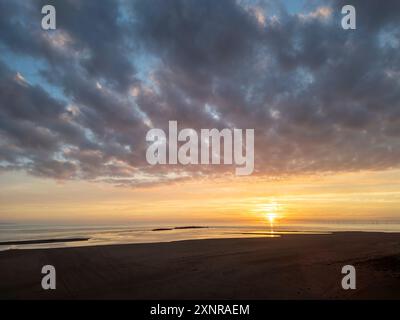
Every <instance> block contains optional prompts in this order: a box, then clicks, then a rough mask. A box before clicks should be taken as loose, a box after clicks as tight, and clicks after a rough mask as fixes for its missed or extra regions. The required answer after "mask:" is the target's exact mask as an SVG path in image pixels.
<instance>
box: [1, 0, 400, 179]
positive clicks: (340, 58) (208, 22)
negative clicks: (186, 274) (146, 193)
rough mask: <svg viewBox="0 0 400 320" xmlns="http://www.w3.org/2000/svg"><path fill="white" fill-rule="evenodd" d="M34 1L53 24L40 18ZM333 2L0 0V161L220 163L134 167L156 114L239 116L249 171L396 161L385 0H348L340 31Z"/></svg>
mask: <svg viewBox="0 0 400 320" xmlns="http://www.w3.org/2000/svg"><path fill="white" fill-rule="evenodd" d="M48 3H50V4H51V3H53V4H54V5H55V6H56V8H57V25H58V30H57V31H51V32H46V31H42V30H41V29H40V19H41V15H40V8H41V6H42V5H43V4H48ZM345 4H347V3H345V2H343V1H341V0H326V1H322V0H321V1H311V2H309V4H308V6H307V7H306V9H305V10H306V11H304V12H298V13H293V14H289V13H288V11H287V10H286V9H285V7H284V6H283V5H282V3H278V2H277V1H272V0H271V1H250V0H249V1H230V0H221V1H211V0H204V1H195V0H148V1H125V0H121V1H111V0H110V1H106V0H104V1H101V2H99V1H92V0H85V1H79V0H65V1H53V2H49V1H32V2H29V3H26V2H15V1H1V3H0V51H1V52H4V53H6V52H8V53H11V55H10V54H8V55H7V58H3V59H2V60H3V61H2V63H1V64H0V96H1V100H0V115H1V118H0V133H1V140H0V164H1V168H2V169H9V170H15V169H23V170H26V171H28V172H30V173H32V174H35V175H40V176H48V177H54V178H58V179H100V180H103V181H110V182H113V183H119V184H132V185H140V184H142V185H152V184H154V183H159V182H160V183H167V182H169V181H172V180H177V181H179V180H180V179H186V178H190V177H202V176H209V175H214V174H216V175H218V174H223V173H226V172H233V171H232V168H227V167H224V166H212V167H211V166H210V167H204V166H188V167H182V166H158V167H151V166H148V165H147V163H146V161H145V152H146V143H145V135H146V132H147V130H148V129H149V128H150V127H152V126H154V127H160V128H164V129H166V128H167V126H168V120H177V121H178V123H179V126H180V127H181V128H185V127H191V128H195V129H199V128H214V127H215V128H220V129H221V128H224V127H237V128H254V129H255V133H256V148H255V153H256V154H255V156H256V161H255V166H256V174H258V175H280V174H296V173H299V172H301V173H304V172H309V173H319V172H335V171H353V170H363V169H368V170H383V169H387V168H392V167H397V166H398V164H399V160H400V143H399V141H400V140H399V137H400V130H399V128H400V90H399V89H400V88H399V84H400V56H399V55H398V50H399V46H400V26H399V21H400V19H399V18H400V17H399V15H400V10H399V9H400V4H399V2H398V1H395V0H389V1H385V2H378V1H373V0H370V1H358V0H355V1H353V2H352V4H353V5H354V6H355V7H356V9H357V30H348V31H345V30H343V29H342V28H341V27H340V19H341V17H342V16H341V13H340V11H341V7H342V6H343V5H345ZM12 54H15V55H18V56H21V57H22V58H21V59H28V58H29V59H33V60H36V61H40V62H41V65H40V66H39V67H37V68H38V69H37V70H36V72H37V76H38V77H40V79H41V80H42V81H43V83H40V84H32V83H31V82H30V79H29V77H28V76H27V75H26V74H25V71H27V72H26V73H30V74H31V73H32V70H25V69H24V68H22V69H20V68H17V66H18V64H17V63H15V61H14V60H13V58H12Z"/></svg>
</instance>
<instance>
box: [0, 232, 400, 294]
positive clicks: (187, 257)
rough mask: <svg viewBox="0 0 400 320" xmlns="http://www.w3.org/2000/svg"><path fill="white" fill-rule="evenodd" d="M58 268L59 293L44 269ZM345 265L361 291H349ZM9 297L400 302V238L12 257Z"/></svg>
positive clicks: (6, 282)
mask: <svg viewBox="0 0 400 320" xmlns="http://www.w3.org/2000/svg"><path fill="white" fill-rule="evenodd" d="M44 265H53V266H54V267H55V268H56V275H57V278H56V279H57V287H56V290H43V289H42V288H41V280H42V277H43V275H42V274H41V269H42V267H43V266H44ZM344 265H353V266H354V267H355V268H356V275H357V278H356V279H357V280H356V284H357V289H356V290H343V289H342V287H341V281H342V278H343V277H344V275H343V274H341V269H342V267H343V266H344ZM0 298H1V299H400V233H378V232H335V233H332V234H298V235H297V234H288V235H282V236H280V237H265V238H263V237H259V238H240V239H206V240H204V239H203V240H186V241H174V242H164V243H140V244H118V245H101V246H87V247H70V248H52V249H29V250H7V251H3V252H0Z"/></svg>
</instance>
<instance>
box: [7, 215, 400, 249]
mask: <svg viewBox="0 0 400 320" xmlns="http://www.w3.org/2000/svg"><path fill="white" fill-rule="evenodd" d="M337 231H364V232H400V221H383V222H382V221H362V222H360V221H317V222H316V221H313V222H311V221H303V222H293V223H279V224H274V225H269V224H265V225H261V226H223V225H218V226H216V225H215V226H213V225H196V226H190V225H178V226H176V225H172V226H171V225H154V226H135V225H98V226H96V225H54V224H46V225H45V224H41V225H39V224H22V223H0V251H2V250H9V249H37V248H60V247H77V246H93V245H110V244H125V243H151V242H169V241H181V240H194V239H217V238H249V237H280V236H282V235H284V234H299V233H303V234H304V233H306V234H307V233H310V234H317V233H326V234H329V233H331V232H337ZM21 241H25V243H21ZM26 242H28V243H26Z"/></svg>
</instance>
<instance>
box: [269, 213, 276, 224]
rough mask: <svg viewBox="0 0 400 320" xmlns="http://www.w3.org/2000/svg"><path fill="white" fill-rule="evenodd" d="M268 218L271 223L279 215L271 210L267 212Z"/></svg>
mask: <svg viewBox="0 0 400 320" xmlns="http://www.w3.org/2000/svg"><path fill="white" fill-rule="evenodd" d="M266 217H267V219H268V220H269V223H271V224H272V223H274V221H275V219H276V218H277V217H278V215H277V214H276V213H273V212H270V213H267V214H266Z"/></svg>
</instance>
